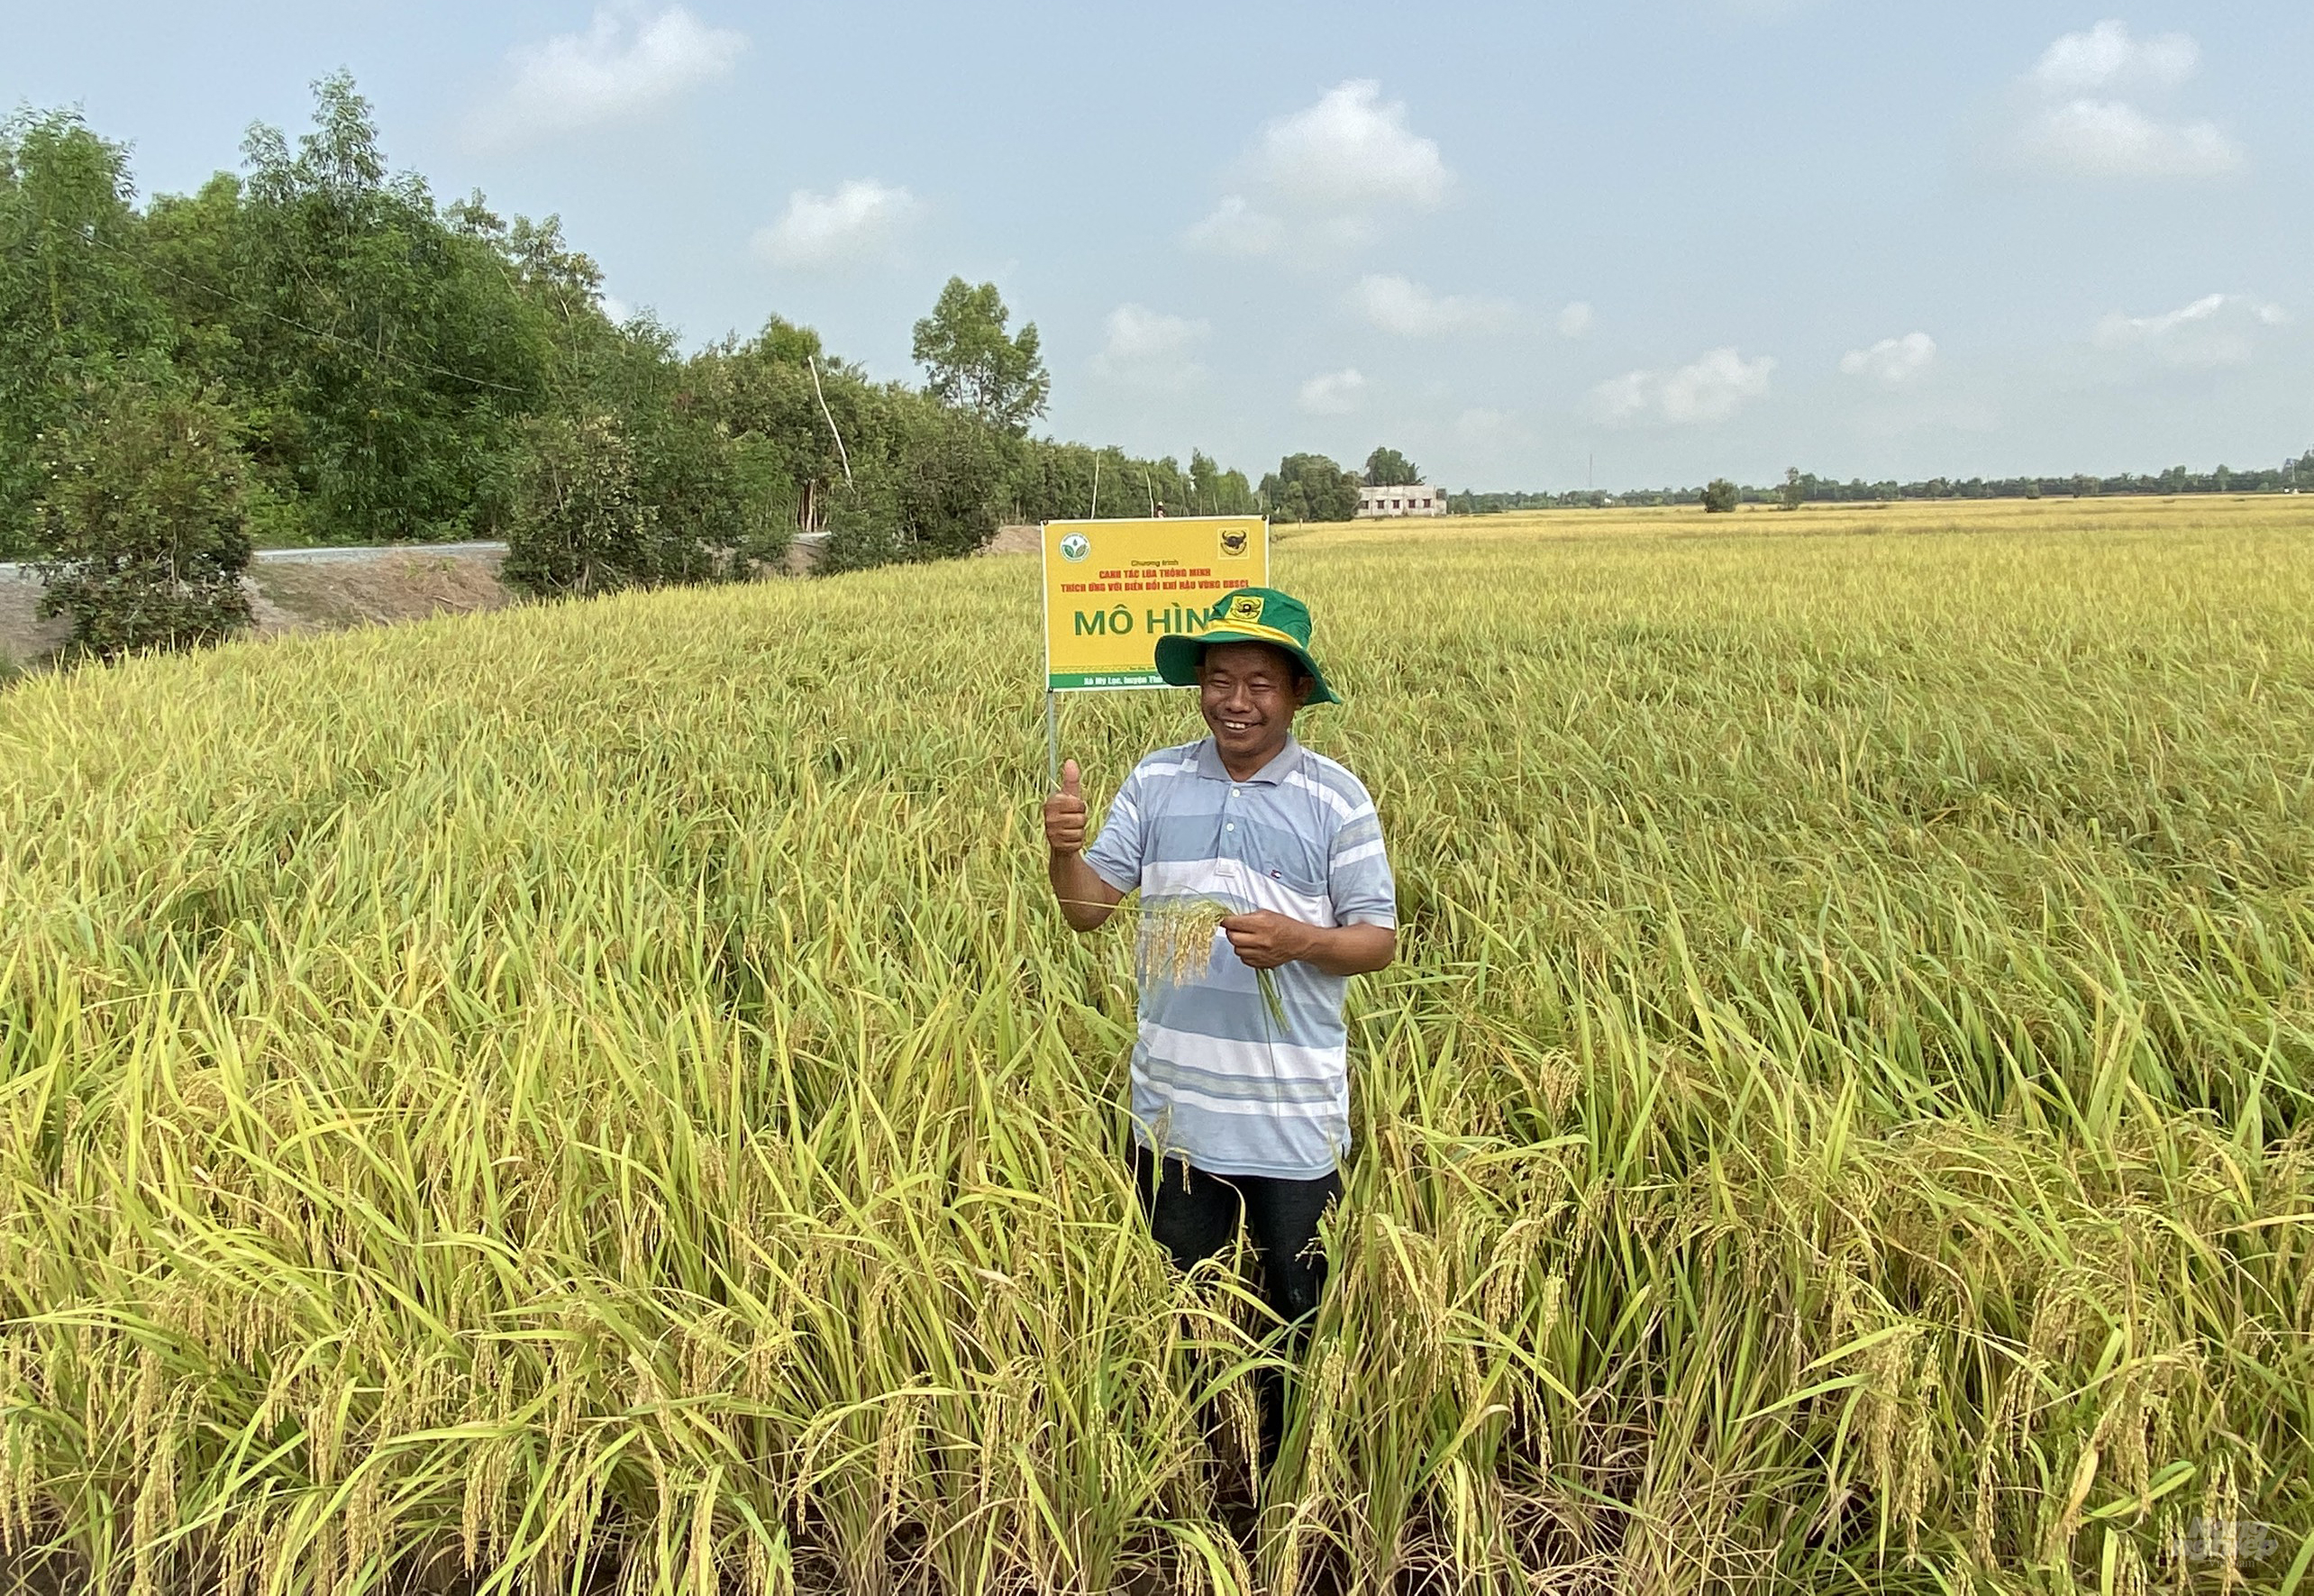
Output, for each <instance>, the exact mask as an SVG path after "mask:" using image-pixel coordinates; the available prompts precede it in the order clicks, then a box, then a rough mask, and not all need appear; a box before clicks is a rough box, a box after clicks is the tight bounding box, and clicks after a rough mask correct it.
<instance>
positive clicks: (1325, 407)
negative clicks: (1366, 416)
mask: <svg viewBox="0 0 2314 1596" xmlns="http://www.w3.org/2000/svg"><path fill="white" fill-rule="evenodd" d="M1365 394H1366V379H1365V378H1364V377H1362V376H1361V375H1360V374H1359V372H1358V369H1357V368H1356V367H1354V366H1353V367H1352V368H1350V369H1348V370H1345V371H1327V372H1325V373H1323V374H1321V375H1319V376H1316V377H1313V378H1310V379H1309V380H1308V381H1307V382H1305V383H1303V384H1302V385H1301V393H1300V394H1299V396H1298V401H1299V403H1300V405H1301V407H1302V408H1303V409H1304V410H1307V412H1309V414H1311V415H1349V414H1350V412H1352V411H1353V410H1355V409H1356V408H1357V407H1358V401H1359V400H1360V399H1362V398H1363V397H1365Z"/></svg>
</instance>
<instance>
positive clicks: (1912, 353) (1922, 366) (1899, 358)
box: [1840, 333, 1936, 388]
mask: <svg viewBox="0 0 2314 1596" xmlns="http://www.w3.org/2000/svg"><path fill="white" fill-rule="evenodd" d="M1935 364H1936V340H1935V339H1933V338H1931V337H1929V336H1928V334H1927V333H1906V334H1905V335H1904V336H1903V337H1901V338H1883V339H1881V341H1880V342H1878V343H1875V344H1873V345H1872V347H1871V348H1869V349H1852V350H1850V351H1848V352H1847V353H1846V354H1845V355H1842V356H1841V357H1840V369H1841V370H1843V371H1845V372H1846V373H1847V374H1848V375H1849V376H1851V377H1869V378H1872V379H1873V380H1874V381H1875V382H1881V383H1885V384H1886V385H1887V386H1888V387H1890V388H1901V387H1902V386H1904V384H1906V383H1908V382H1910V381H1911V380H1912V379H1913V378H1916V377H1919V376H1921V375H1923V374H1925V373H1926V372H1927V369H1928V368H1929V367H1931V366H1933V365H1935Z"/></svg>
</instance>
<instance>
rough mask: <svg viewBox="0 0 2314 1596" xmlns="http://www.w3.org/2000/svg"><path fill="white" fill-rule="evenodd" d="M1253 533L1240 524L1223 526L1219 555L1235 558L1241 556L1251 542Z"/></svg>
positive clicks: (1224, 557) (1227, 558)
mask: <svg viewBox="0 0 2314 1596" xmlns="http://www.w3.org/2000/svg"><path fill="white" fill-rule="evenodd" d="M1252 543H1253V534H1250V533H1248V532H1247V531H1246V530H1245V528H1244V527H1242V526H1230V527H1225V528H1223V530H1222V534H1221V557H1222V558H1223V559H1225V560H1235V559H1238V558H1240V557H1242V556H1243V555H1244V552H1245V551H1246V549H1247V548H1248V547H1250V546H1251V545H1252Z"/></svg>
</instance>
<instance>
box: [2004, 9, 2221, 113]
mask: <svg viewBox="0 0 2314 1596" xmlns="http://www.w3.org/2000/svg"><path fill="white" fill-rule="evenodd" d="M2200 64H2201V47H2200V45H2198V44H2196V43H2195V42H2194V41H2193V40H2192V38H2191V35H2188V34H2184V33H2157V34H2155V36H2154V37H2152V38H2151V39H2143V40H2140V39H2135V38H2132V37H2131V36H2130V33H2129V24H2128V23H2121V22H2113V21H2106V22H2101V23H2098V24H2097V26H2095V27H2093V28H2091V29H2090V30H2088V31H2087V32H2082V33H2067V34H2066V35H2065V36H2064V37H2063V38H2062V39H2059V40H2058V41H2056V42H2055V43H2054V44H2052V45H2050V46H2049V48H2048V49H2046V50H2043V51H2042V52H2041V59H2039V60H2038V61H2036V63H2034V67H2033V72H2032V79H2033V83H2034V86H2035V87H2037V88H2039V89H2040V90H2041V91H2042V92H2043V93H2044V94H2046V95H2050V96H2065V95H2079V94H2088V93H2091V92H2093V91H2095V90H2098V89H2105V88H2114V87H2120V86H2123V85H2127V84H2137V83H2145V84H2151V85H2153V86H2154V87H2156V88H2175V87H2177V86H2178V85H2179V84H2181V83H2183V82H2184V81H2185V80H2186V79H2187V78H2191V77H2192V76H2193V71H2194V68H2196V67H2198V66H2200Z"/></svg>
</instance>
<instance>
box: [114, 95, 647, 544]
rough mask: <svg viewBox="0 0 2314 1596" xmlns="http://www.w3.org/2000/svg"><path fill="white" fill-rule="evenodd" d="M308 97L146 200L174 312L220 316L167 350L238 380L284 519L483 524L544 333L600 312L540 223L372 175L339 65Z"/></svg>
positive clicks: (542, 391) (296, 525)
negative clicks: (227, 169)
mask: <svg viewBox="0 0 2314 1596" xmlns="http://www.w3.org/2000/svg"><path fill="white" fill-rule="evenodd" d="M243 150H244V154H245V158H246V160H247V162H248V166H249V176H248V179H247V181H246V182H245V183H240V184H234V183H232V180H231V179H226V180H225V181H224V182H223V183H222V184H213V185H212V187H211V188H210V189H205V190H204V191H203V195H202V196H201V199H200V201H199V202H196V203H193V204H177V205H156V206H155V207H154V214H153V217H152V219H151V221H150V223H149V230H150V232H151V233H153V234H154V240H153V247H154V249H155V250H156V251H167V253H168V257H169V262H170V267H171V271H170V275H169V276H168V277H166V278H158V279H157V281H159V283H160V284H161V286H162V287H164V288H165V289H166V291H167V294H168V296H169V299H170V302H171V304H172V306H174V307H175V308H176V310H177V313H178V318H179V319H180V320H181V321H184V322H186V323H187V324H206V325H207V326H210V327H214V329H216V331H217V333H219V334H221V336H218V337H216V338H214V340H207V341H201V342H198V343H197V344H196V345H193V346H190V347H189V348H188V350H187V352H186V354H185V356H184V357H183V358H192V355H193V353H194V352H196V351H197V354H198V357H199V359H200V360H201V361H202V363H201V364H200V365H199V367H198V368H197V369H198V370H199V373H200V375H201V376H202V377H203V378H205V379H206V380H209V381H216V382H223V383H224V384H226V385H227V386H228V387H229V388H231V389H232V391H234V392H235V394H236V396H237V397H241V398H242V400H243V403H244V406H245V408H246V411H247V415H248V419H249V423H250V426H249V447H250V450H251V453H252V455H253V457H254V460H255V462H256V464H257V466H258V468H259V470H260V472H261V473H262V475H263V476H264V478H265V479H266V484H267V487H268V489H269V491H270V492H271V493H272V494H274V495H275V496H276V497H278V498H279V499H280V500H282V501H283V502H284V503H285V504H287V505H289V506H294V514H293V515H289V516H287V517H285V521H286V522H287V524H284V525H283V526H282V527H281V528H280V529H279V530H280V532H281V533H282V534H285V535H302V536H321V537H343V536H346V535H349V534H350V535H352V536H356V537H361V538H405V539H427V538H439V537H446V536H447V537H455V536H464V535H478V534H479V535H487V534H495V533H496V532H497V531H499V530H500V529H501V528H502V527H503V525H504V523H505V521H506V515H507V514H508V494H509V493H510V492H511V490H512V487H513V479H514V477H515V470H514V467H513V462H512V460H511V456H512V455H513V453H514V452H515V451H516V450H517V449H518V448H519V447H520V442H521V430H520V428H521V422H522V420H523V418H524V417H526V416H530V415H537V414H539V413H540V412H541V411H542V409H543V408H544V407H545V406H546V404H547V401H548V399H549V397H550V394H549V386H550V384H549V376H550V373H551V372H552V371H554V370H556V369H558V368H560V369H569V368H571V367H572V366H573V365H574V362H572V361H568V360H564V361H558V360H556V359H555V354H554V342H555V338H556V334H557V332H558V330H560V332H561V333H563V334H564V336H566V337H569V336H572V335H573V334H572V333H571V332H570V329H569V325H568V324H569V319H570V318H571V317H572V316H574V315H584V316H586V317H588V318H590V319H591V320H592V321H594V322H598V323H599V322H600V321H601V316H600V314H599V312H598V311H595V310H593V309H592V308H591V301H592V297H593V295H592V285H591V283H589V282H588V280H587V278H588V273H590V272H591V271H592V263H591V262H588V261H586V260H584V258H583V257H573V256H571V255H570V254H569V252H568V251H565V250H563V249H562V248H561V246H560V238H559V232H558V231H557V230H555V229H554V228H552V227H551V225H550V226H548V227H546V228H533V227H531V226H530V225H529V224H528V223H517V224H516V226H515V229H513V230H511V231H508V230H505V229H502V228H501V227H500V226H499V224H498V223H497V218H496V217H495V216H492V215H491V214H489V213H488V211H487V207H485V206H484V205H482V203H481V201H480V199H479V197H476V198H474V199H472V200H469V201H467V202H462V203H461V204H460V205H456V206H453V207H452V208H451V213H450V214H449V216H448V217H447V218H445V216H444V215H443V214H442V213H440V212H438V211H437V210H436V208H435V205H434V203H433V196H431V194H430V193H429V192H428V190H427V188H426V186H425V184H424V181H423V180H422V179H420V178H416V177H415V176H412V175H409V174H394V173H391V172H389V170H388V169H387V160H386V156H385V152H384V150H382V149H381V148H380V146H379V143H378V130H377V125H376V123H375V121H374V119H373V117H372V116H371V114H370V107H369V102H368V101H367V100H365V99H363V98H362V96H360V94H359V93H358V92H356V90H355V88H354V86H353V83H352V81H351V79H350V78H346V77H344V76H343V75H342V74H341V75H339V76H335V77H332V78H324V79H323V80H322V81H321V82H319V83H317V84H315V85H314V127H313V130H312V131H311V132H306V133H305V134H303V135H302V136H300V137H299V138H298V140H297V141H296V146H295V148H294V149H293V148H292V147H291V144H290V141H289V140H288V138H287V136H286V135H285V134H284V133H282V132H280V131H279V130H278V129H275V128H269V127H262V126H260V127H257V128H253V129H252V130H251V132H250V134H249V137H248V139H247V141H246V142H245V143H244V145H243ZM574 274H575V278H576V279H577V280H575V281H574V280H573V279H574ZM211 362H214V363H211Z"/></svg>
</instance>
